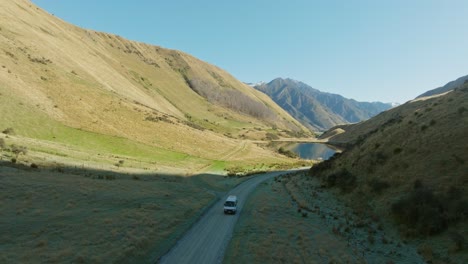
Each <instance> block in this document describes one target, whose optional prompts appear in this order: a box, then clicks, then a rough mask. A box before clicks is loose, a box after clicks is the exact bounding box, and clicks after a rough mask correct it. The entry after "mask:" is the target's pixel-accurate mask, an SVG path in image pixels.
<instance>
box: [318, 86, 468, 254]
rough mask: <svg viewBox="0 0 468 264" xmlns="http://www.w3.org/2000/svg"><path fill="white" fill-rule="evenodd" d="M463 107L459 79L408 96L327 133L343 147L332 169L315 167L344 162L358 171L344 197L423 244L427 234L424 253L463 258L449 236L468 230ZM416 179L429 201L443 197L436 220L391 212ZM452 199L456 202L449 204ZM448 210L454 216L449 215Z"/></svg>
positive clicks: (466, 101)
mask: <svg viewBox="0 0 468 264" xmlns="http://www.w3.org/2000/svg"><path fill="white" fill-rule="evenodd" d="M467 109H468V84H465V85H464V87H461V88H459V89H456V90H455V91H452V92H450V93H447V94H444V95H440V96H436V97H431V98H426V99H425V100H416V101H413V102H408V103H406V104H404V105H402V106H399V107H397V108H394V109H392V110H389V111H386V112H384V113H381V114H380V115H378V116H376V117H375V118H372V119H370V120H368V121H366V122H363V123H359V124H356V125H351V126H347V127H343V129H344V130H346V132H345V133H342V134H339V135H336V136H334V137H332V138H331V139H330V140H329V141H330V142H332V143H337V144H341V145H345V146H347V147H348V149H347V150H346V151H344V152H343V154H342V155H341V156H340V157H339V158H337V159H336V160H335V161H333V162H332V163H330V164H331V168H330V169H324V170H323V171H321V172H320V171H314V172H313V173H314V175H321V176H323V177H325V178H326V177H327V175H331V174H333V173H337V172H340V171H342V170H347V171H348V172H349V173H350V174H351V175H354V176H355V177H356V186H355V188H354V189H353V190H352V191H351V192H350V193H348V194H344V197H345V199H346V200H347V201H348V202H349V204H352V205H353V206H354V207H356V208H360V210H365V211H367V212H369V213H375V214H377V215H379V216H380V217H382V218H385V219H387V220H388V221H390V222H392V223H393V224H395V225H398V227H399V228H400V231H401V234H402V235H405V236H408V239H409V240H410V241H412V243H414V244H416V245H419V244H421V242H420V241H419V240H418V238H417V237H418V235H417V234H419V235H422V234H421V233H423V232H426V234H425V235H429V234H432V236H429V237H425V245H426V246H425V247H426V248H427V247H430V248H431V249H432V251H433V254H432V256H431V257H430V258H428V259H426V260H427V261H447V259H448V260H450V261H452V262H454V263H465V262H466V261H467V260H468V257H467V256H468V250H467V249H466V247H463V248H458V249H457V250H454V248H455V247H454V244H455V241H456V239H455V240H454V238H453V237H458V236H461V237H462V238H463V237H464V238H465V239H466V238H467V237H468V221H467V220H468V218H467V217H466V210H465V209H464V208H466V203H467V201H468V192H466V186H467V185H468V178H467V171H468V134H467V131H468V111H467ZM325 178H324V179H325ZM324 182H326V180H324ZM379 186H384V187H382V189H379V188H380V187H379ZM418 186H420V187H423V188H424V190H428V192H431V193H432V194H433V195H434V197H436V198H435V199H436V202H434V203H438V202H441V203H442V204H441V205H440V206H438V208H440V209H439V210H440V211H439V212H438V213H436V214H437V219H441V220H440V221H437V223H435V222H434V221H432V220H433V219H436V217H435V216H434V217H431V216H430V215H421V214H419V215H418V216H417V218H416V217H415V219H418V220H416V221H418V222H417V223H418V226H409V225H407V224H405V223H404V221H401V219H400V220H399V219H398V218H397V217H396V216H395V214H393V213H392V205H395V204H397V202H399V201H404V199H405V197H410V195H412V194H414V193H416V191H415V190H416V189H417V188H418ZM454 194H456V198H453V197H455V196H453V195H454ZM444 197H445V198H444ZM447 197H452V198H447ZM463 204H464V206H462V205H463ZM418 205H419V207H418ZM418 205H414V206H416V207H417V208H419V209H421V210H423V209H422V208H429V207H430V206H433V205H428V204H427V203H425V204H423V205H421V204H418ZM408 206H409V205H407V206H406V207H408ZM457 206H461V207H460V208H459V209H456V210H454V209H453V208H457ZM443 208H445V209H443ZM454 213H455V214H456V215H458V216H457V217H455V218H453V217H452V216H447V215H452V214H454ZM431 221H432V222H431ZM429 223H433V224H429ZM422 226H425V227H424V228H422ZM422 230H425V231H422ZM415 236H416V237H415Z"/></svg>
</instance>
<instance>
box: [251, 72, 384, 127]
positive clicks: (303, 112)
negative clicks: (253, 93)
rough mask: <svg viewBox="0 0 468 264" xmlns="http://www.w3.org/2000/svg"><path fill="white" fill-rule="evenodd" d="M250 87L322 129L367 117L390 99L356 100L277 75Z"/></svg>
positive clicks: (301, 120)
mask: <svg viewBox="0 0 468 264" xmlns="http://www.w3.org/2000/svg"><path fill="white" fill-rule="evenodd" d="M254 88H255V89H257V90H259V91H262V92H264V93H265V94H267V95H268V96H270V97H271V98H272V99H273V101H275V102H276V103H277V104H278V105H280V106H281V107H282V108H283V109H285V110H286V111H287V112H288V113H289V114H290V115H292V116H293V117H294V118H296V119H297V120H298V121H300V122H301V123H302V124H303V125H305V126H307V127H308V128H309V129H312V130H318V131H324V130H327V129H329V128H331V127H333V126H336V125H339V124H348V123H356V122H360V121H363V120H367V119H369V118H371V117H373V116H375V115H377V114H379V113H380V112H382V111H385V110H387V109H390V108H392V107H393V105H392V104H390V103H381V102H358V101H356V100H353V99H348V98H345V97H343V96H341V95H338V94H331V93H325V92H321V91H319V90H317V89H314V88H312V87H310V86H309V85H307V84H305V83H303V82H299V81H296V80H292V79H282V78H277V79H274V80H273V81H271V82H269V83H260V84H257V85H254Z"/></svg>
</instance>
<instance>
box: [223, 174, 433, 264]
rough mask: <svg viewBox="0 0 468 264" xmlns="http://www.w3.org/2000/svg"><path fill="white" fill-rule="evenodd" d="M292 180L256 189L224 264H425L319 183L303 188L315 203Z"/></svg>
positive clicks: (380, 225)
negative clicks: (299, 190)
mask: <svg viewBox="0 0 468 264" xmlns="http://www.w3.org/2000/svg"><path fill="white" fill-rule="evenodd" d="M293 177H296V178H295V179H294V180H291V176H286V177H282V178H276V179H274V180H273V179H272V180H270V181H267V182H264V183H262V184H260V185H259V187H257V189H256V190H255V191H254V193H253V194H252V195H251V196H250V199H249V200H248V202H247V203H246V205H245V207H244V209H243V211H242V213H241V217H240V219H239V222H238V224H237V226H236V228H235V230H234V235H233V239H232V240H231V243H230V245H229V247H228V249H227V252H226V255H225V259H224V262H225V263H425V262H424V261H423V260H422V259H421V257H420V256H419V255H418V254H417V250H416V249H415V248H414V247H413V246H411V245H408V244H405V243H404V242H403V241H402V240H401V239H400V238H399V236H398V235H397V234H396V233H394V232H391V230H390V231H389V230H388V229H387V227H386V226H384V224H383V223H381V222H380V221H379V220H378V219H361V218H359V217H358V216H357V215H355V214H354V213H353V212H352V210H351V209H350V208H348V207H346V206H344V205H343V204H342V203H341V202H339V201H338V200H337V199H336V198H334V196H333V195H332V194H331V193H329V192H327V191H326V190H324V189H322V188H321V187H320V183H319V182H318V181H314V179H311V180H312V181H313V183H314V184H313V185H307V186H310V189H309V190H307V191H308V192H309V193H310V194H312V196H313V199H310V200H305V199H304V197H300V196H299V195H298V194H299V192H298V185H300V184H301V183H300V182H297V181H296V180H297V177H298V176H293ZM308 178H310V177H308ZM309 183H310V182H309ZM301 186H302V187H303V186H304V185H301Z"/></svg>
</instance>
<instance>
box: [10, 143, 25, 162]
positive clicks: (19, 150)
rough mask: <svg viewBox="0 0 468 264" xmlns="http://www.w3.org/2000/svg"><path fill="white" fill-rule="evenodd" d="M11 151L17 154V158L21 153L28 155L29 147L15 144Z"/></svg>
mask: <svg viewBox="0 0 468 264" xmlns="http://www.w3.org/2000/svg"><path fill="white" fill-rule="evenodd" d="M11 152H13V154H15V156H16V159H18V157H19V155H21V154H23V155H26V154H27V153H28V148H26V147H24V146H16V145H13V146H11Z"/></svg>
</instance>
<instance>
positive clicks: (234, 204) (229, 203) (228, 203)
mask: <svg viewBox="0 0 468 264" xmlns="http://www.w3.org/2000/svg"><path fill="white" fill-rule="evenodd" d="M224 206H230V207H233V206H236V203H235V202H231V201H227V202H225V203H224Z"/></svg>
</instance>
